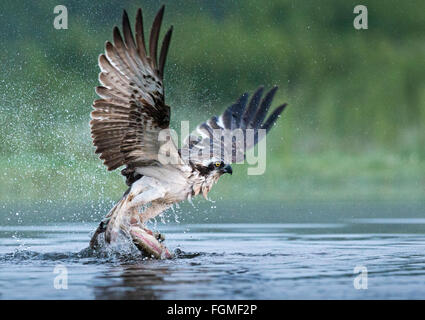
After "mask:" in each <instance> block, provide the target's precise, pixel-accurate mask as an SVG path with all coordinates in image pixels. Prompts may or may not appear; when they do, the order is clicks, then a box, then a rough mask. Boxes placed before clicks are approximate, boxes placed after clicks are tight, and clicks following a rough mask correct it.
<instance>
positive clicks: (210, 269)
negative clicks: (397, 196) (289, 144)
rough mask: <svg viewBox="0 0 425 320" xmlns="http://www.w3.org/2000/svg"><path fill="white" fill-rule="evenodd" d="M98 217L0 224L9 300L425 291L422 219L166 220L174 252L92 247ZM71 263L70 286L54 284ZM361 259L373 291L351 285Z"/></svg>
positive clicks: (381, 295) (4, 293)
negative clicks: (143, 253)
mask: <svg viewBox="0 0 425 320" xmlns="http://www.w3.org/2000/svg"><path fill="white" fill-rule="evenodd" d="M95 226H96V225H95V224H91V223H85V224H75V223H68V222H66V223H62V224H58V223H55V224H52V225H48V224H47V225H39V226H38V225H31V226H22V225H20V226H13V225H10V226H1V227H0V298H2V299H123V298H124V299H334V298H336V299H369V298H372V299H387V298H401V299H424V298H425V257H424V252H425V250H424V249H425V241H424V240H425V236H424V231H425V219H421V218H412V219H408V218H404V219H385V218H380V219H373V218H372V219H368V218H363V219H347V220H341V221H340V222H338V223H288V224H269V223H267V224H254V223H253V224H167V225H162V226H159V228H160V230H161V232H163V233H165V235H166V237H167V240H166V243H167V245H168V246H169V248H171V249H173V250H176V251H177V252H179V253H178V254H177V257H176V258H175V259H173V260H167V261H157V260H149V259H143V258H141V257H140V256H139V255H137V254H134V253H132V254H122V255H120V254H117V253H110V254H106V253H103V254H93V253H91V252H89V251H88V250H86V248H87V243H88V241H89V234H90V232H91V231H92V230H93V229H94V228H95ZM58 265H62V266H65V267H66V268H67V271H68V289H66V290H63V289H62V290H58V289H55V288H54V279H55V277H56V276H57V275H58V274H55V273H54V272H53V271H54V268H55V267H56V266H58ZM356 266H365V267H366V268H367V276H368V278H367V289H365V290H358V289H356V288H355V287H354V279H355V277H356V276H358V274H355V273H354V268H355V267H356Z"/></svg>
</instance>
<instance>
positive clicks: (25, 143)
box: [0, 0, 425, 218]
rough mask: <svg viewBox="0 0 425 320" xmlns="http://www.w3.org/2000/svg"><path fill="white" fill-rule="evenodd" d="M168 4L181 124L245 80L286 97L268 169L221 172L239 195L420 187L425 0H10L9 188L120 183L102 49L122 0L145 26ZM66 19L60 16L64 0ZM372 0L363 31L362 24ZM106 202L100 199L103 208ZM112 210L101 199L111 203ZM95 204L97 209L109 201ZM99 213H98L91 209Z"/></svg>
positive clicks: (111, 188)
mask: <svg viewBox="0 0 425 320" xmlns="http://www.w3.org/2000/svg"><path fill="white" fill-rule="evenodd" d="M161 3H165V4H166V11H165V19H164V24H163V29H162V34H164V33H165V31H166V27H168V26H169V25H171V24H173V25H174V34H173V39H172V42H171V47H170V51H169V57H168V62H167V66H166V74H165V86H166V99H167V103H168V104H169V105H171V106H172V122H173V127H174V128H176V129H177V130H178V129H179V123H180V121H181V120H190V121H191V126H192V127H194V126H195V125H196V124H197V123H198V122H199V121H201V120H205V119H206V118H207V117H209V116H210V115H212V114H214V113H219V112H221V111H222V110H223V109H224V108H225V107H226V106H227V105H229V104H230V103H232V101H234V100H235V99H236V98H237V97H238V96H239V95H240V94H241V93H243V92H245V91H249V92H253V90H255V88H256V87H257V86H258V85H260V84H264V85H265V86H266V87H271V86H272V85H275V84H276V85H278V86H279V87H280V90H279V91H278V94H277V97H276V98H275V102H274V105H277V104H278V103H282V102H288V104H289V107H288V108H287V110H286V111H285V113H284V116H283V117H282V118H281V119H280V121H279V124H278V125H277V126H276V127H275V128H274V129H273V130H272V131H271V133H270V135H269V136H268V140H267V142H268V153H267V170H266V172H265V174H264V175H262V176H247V174H246V172H247V171H246V169H247V168H246V167H245V166H239V167H238V168H235V169H234V172H235V173H236V174H234V175H233V176H232V177H224V178H223V179H221V181H220V183H219V185H217V186H216V187H215V188H214V189H213V191H212V193H211V198H212V199H216V200H223V201H227V203H229V202H234V203H240V202H243V203H245V204H246V203H250V202H252V201H258V200H259V199H261V200H268V201H270V202H273V203H277V204H278V205H283V204H290V203H296V202H312V201H313V202H316V203H318V202H324V203H331V202H332V203H336V202H344V201H351V202H357V201H359V202H364V201H393V202H394V201H404V202H409V201H410V202H419V203H423V198H424V197H423V196H424V192H425V32H424V31H425V19H424V17H423V14H424V12H425V2H424V1H420V0H418V1H408V2H400V1H393V0H391V1H390V0H387V1H361V3H359V1H337V0H323V1H322V0H321V1H318V0H314V1H313V0H311V1H295V0H293V1H289V0H287V1H282V0H270V1H254V0H244V1H224V0H220V1H211V0H208V1H207V0H203V1H175V0H174V1H160V2H158V1H142V0H140V1H123V0H121V1H70V0H64V1H56V0H53V1H50V0H39V1H9V0H7V1H2V2H1V4H0V30H1V33H0V48H1V49H0V50H1V55H0V65H1V72H0V150H1V153H0V201H1V203H2V204H3V208H7V206H9V205H11V204H14V203H20V204H23V203H29V204H30V205H32V206H34V204H41V203H71V202H72V203H92V206H96V205H97V204H98V203H100V202H104V201H107V205H106V207H107V206H108V205H110V203H112V202H113V200H115V199H117V198H119V197H120V196H121V194H122V192H123V191H124V190H125V184H124V182H123V179H122V177H121V176H120V174H119V172H118V171H117V172H113V173H109V172H107V171H106V168H105V167H104V166H103V165H102V164H101V161H100V160H99V159H98V158H97V156H96V155H95V154H94V148H93V147H92V144H91V138H90V130H89V125H88V122H89V120H90V118H89V114H90V111H91V104H92V101H93V100H94V99H96V95H95V93H94V87H95V86H96V85H97V84H98V81H97V75H98V72H99V69H98V66H97V57H98V55H99V54H100V53H101V52H102V51H103V47H104V43H105V41H106V40H111V39H112V27H113V26H114V25H119V24H120V23H121V14H122V9H123V8H125V9H127V11H128V12H129V16H130V18H131V21H132V24H133V22H134V17H135V13H136V9H137V8H138V7H143V9H144V18H145V26H148V25H149V26H150V24H151V22H152V19H153V17H154V14H155V13H156V11H157V10H158V8H159V7H160V4H161ZM59 4H62V5H65V6H66V7H67V8H68V15H69V19H68V20H69V21H68V28H69V29H68V30H56V29H54V28H53V20H54V18H55V16H56V15H55V14H54V13H53V8H54V7H55V6H56V5H59ZM358 4H363V5H366V6H367V8H368V12H369V21H368V22H369V29H368V30H356V29H354V27H353V19H354V17H355V14H353V8H354V7H355V6H356V5H358ZM100 211H103V209H102V210H100ZM101 213H102V214H103V213H105V212H101ZM102 214H100V213H99V215H102ZM96 218H97V216H96Z"/></svg>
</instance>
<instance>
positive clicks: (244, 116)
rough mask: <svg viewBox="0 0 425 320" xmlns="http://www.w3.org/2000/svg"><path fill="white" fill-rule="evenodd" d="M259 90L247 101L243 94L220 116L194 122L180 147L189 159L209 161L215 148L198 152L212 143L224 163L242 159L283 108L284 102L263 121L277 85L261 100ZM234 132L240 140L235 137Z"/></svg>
mask: <svg viewBox="0 0 425 320" xmlns="http://www.w3.org/2000/svg"><path fill="white" fill-rule="evenodd" d="M263 91H264V87H263V86H260V87H259V88H258V89H257V90H256V91H255V93H254V94H253V95H252V97H251V99H250V101H249V103H248V94H247V93H244V94H243V95H242V96H240V98H239V99H238V100H237V101H236V102H235V103H234V104H232V105H231V106H229V107H228V108H227V109H226V110H225V111H224V112H223V114H222V115H221V116H220V117H217V116H213V117H211V118H210V119H208V120H207V121H206V122H203V123H201V124H200V125H198V126H197V129H196V131H195V132H193V133H192V134H191V135H190V137H191V139H190V141H191V143H190V144H188V143H186V144H185V145H184V146H183V148H187V149H189V150H188V151H187V150H185V151H184V152H183V154H185V155H188V156H189V157H190V161H192V162H197V161H198V162H200V163H202V164H205V163H204V162H205V160H206V161H207V162H208V161H210V160H211V159H210V157H211V154H213V155H214V156H217V154H216V151H213V152H211V151H210V152H202V151H203V150H206V149H207V147H208V146H210V147H211V146H212V147H213V148H217V149H216V150H219V152H220V154H218V156H219V157H221V159H222V160H223V161H225V162H226V163H229V162H240V161H242V160H243V157H244V155H245V152H246V150H248V149H250V148H252V147H254V146H255V144H257V143H258V139H259V138H258V137H259V134H258V132H259V130H260V129H264V130H266V133H268V132H269V131H270V129H271V128H272V127H273V125H274V124H275V123H276V121H277V119H278V118H279V116H280V114H281V113H282V112H283V110H284V109H285V107H286V104H283V105H281V106H280V107H277V108H276V109H275V110H273V112H272V113H271V115H270V116H269V117H268V118H267V120H266V121H264V120H265V119H266V116H267V114H268V112H269V110H270V106H271V104H272V101H273V98H274V96H275V94H276V91H277V87H276V86H275V87H273V88H272V89H271V90H270V91H269V92H267V94H266V95H265V97H264V99H261V97H262V95H263ZM248 130H252V133H253V137H254V139H253V141H248V139H247V137H248ZM238 135H239V137H241V138H242V139H243V140H242V141H240V140H238V139H237V138H238ZM196 136H201V138H200V139H196V138H194V137H196Z"/></svg>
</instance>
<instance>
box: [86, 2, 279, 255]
mask: <svg viewBox="0 0 425 320" xmlns="http://www.w3.org/2000/svg"><path fill="white" fill-rule="evenodd" d="M163 14H164V6H162V7H161V9H160V10H159V12H158V13H157V15H156V17H155V19H154V21H153V25H152V28H151V32H150V36H149V48H147V47H146V45H145V36H144V31H143V18H142V10H141V9H139V10H138V11H137V15H136V24H135V36H133V33H132V30H131V27H130V23H129V19H128V15H127V13H126V11H125V10H124V12H123V17H122V32H123V36H122V35H121V33H120V31H119V29H118V28H117V27H115V28H114V29H113V38H114V44H112V43H111V42H109V41H107V42H106V45H105V54H101V55H100V56H99V66H100V69H101V72H100V74H99V81H100V83H101V84H102V85H101V86H98V87H96V93H97V94H98V95H99V96H100V99H98V100H95V101H94V103H93V108H94V110H93V111H92V112H91V118H92V120H91V121H90V127H91V134H92V138H93V144H94V145H95V147H96V153H97V154H100V158H101V159H102V160H103V162H104V164H105V165H106V166H107V168H108V170H115V169H117V168H119V167H121V166H125V168H124V169H123V170H122V171H121V173H122V174H123V175H124V176H125V177H126V183H127V185H128V186H129V188H128V190H127V191H126V192H125V193H124V195H123V197H122V198H121V200H120V201H119V202H118V203H117V204H116V205H115V206H114V207H113V208H112V209H111V211H110V212H109V213H108V214H107V216H106V217H105V218H104V219H103V220H102V222H101V223H100V225H99V227H98V228H97V230H96V231H95V232H94V234H93V236H92V239H91V241H90V246H91V247H92V248H96V247H97V246H98V237H99V235H100V234H103V233H104V240H105V242H106V243H111V242H113V241H115V240H116V239H117V237H118V235H119V234H124V235H127V236H128V237H129V238H131V239H132V240H133V242H134V243H135V244H136V246H137V247H138V248H139V249H140V250H141V251H142V252H145V253H147V254H149V255H150V256H153V257H155V258H171V257H172V254H171V253H170V251H168V249H167V248H166V247H165V246H164V245H163V243H162V240H163V238H162V236H161V235H160V234H158V233H153V232H151V231H150V230H149V229H147V228H146V226H145V224H146V222H147V221H148V220H149V219H152V218H154V217H155V216H157V215H159V214H161V213H162V212H163V211H164V210H166V209H167V208H169V207H171V206H172V205H173V204H175V203H178V202H180V201H184V200H187V199H191V198H192V197H194V196H196V195H198V194H202V195H203V196H204V197H205V198H207V194H208V192H209V191H210V190H211V187H212V186H213V184H214V183H216V182H217V180H218V179H219V178H220V177H221V176H222V175H223V174H225V173H228V174H232V167H231V166H230V165H231V163H235V162H240V161H243V159H244V155H245V151H246V150H247V149H249V148H252V147H253V146H254V145H255V144H256V143H257V142H258V141H259V140H260V139H261V134H260V133H261V132H263V133H267V132H268V131H269V130H270V129H271V127H272V126H273V125H274V123H275V122H276V120H277V119H278V117H279V116H280V114H281V113H282V111H283V110H284V108H285V106H286V104H283V105H281V106H280V107H278V108H276V109H275V110H274V111H273V112H271V114H270V115H269V116H268V117H267V114H268V111H269V109H270V105H271V103H272V100H273V96H274V95H275V93H276V90H277V87H273V88H272V89H271V90H270V91H269V92H267V93H266V94H265V96H264V98H262V96H263V87H259V88H258V89H257V90H256V91H255V93H254V94H253V95H252V97H251V98H250V99H248V94H247V93H245V94H243V95H242V96H241V97H240V98H239V99H238V100H237V101H236V102H235V103H234V104H232V105H231V106H229V107H228V108H227V109H226V110H225V111H224V112H223V113H222V114H221V115H220V116H219V117H217V116H213V117H211V118H209V119H208V120H207V121H206V122H204V123H201V124H200V125H198V126H197V128H196V130H195V131H194V132H193V133H192V134H190V135H189V137H188V138H187V139H186V140H185V142H184V143H183V145H182V148H181V149H178V148H177V147H176V145H175V144H174V142H173V141H172V139H171V132H170V128H169V124H170V107H169V106H168V105H167V104H166V103H165V94H164V85H163V76H164V66H165V60H166V56H167V52H168V47H169V45H170V40H171V34H172V31H173V27H171V28H170V29H169V30H168V31H167V33H166V34H165V36H164V39H163V41H162V46H161V50H160V52H159V59H158V38H159V33H160V27H161V22H162V17H163ZM148 49H149V51H148ZM248 100H249V101H248ZM238 134H239V135H238ZM263 135H264V134H263ZM236 136H239V137H242V139H236V138H235V137H236ZM248 136H250V137H251V139H248ZM228 137H230V138H228Z"/></svg>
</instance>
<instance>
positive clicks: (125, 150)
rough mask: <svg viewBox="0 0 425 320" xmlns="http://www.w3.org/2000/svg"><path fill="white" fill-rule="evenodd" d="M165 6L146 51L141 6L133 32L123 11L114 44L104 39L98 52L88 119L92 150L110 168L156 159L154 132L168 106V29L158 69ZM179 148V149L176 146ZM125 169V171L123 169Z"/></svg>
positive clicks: (165, 121) (166, 119) (163, 123)
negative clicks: (96, 78)
mask: <svg viewBox="0 0 425 320" xmlns="http://www.w3.org/2000/svg"><path fill="white" fill-rule="evenodd" d="M163 14H164V7H161V9H160V10H159V12H158V14H157V15H156V17H155V19H154V22H153V25H152V29H151V33H150V39H149V56H148V55H147V50H146V45H145V39H144V31H143V17H142V10H141V9H139V10H138V11H137V14H136V23H135V36H133V32H132V30H131V27H130V21H129V18H128V14H127V12H126V11H125V10H124V12H123V16H122V33H121V32H120V30H119V29H118V27H114V29H113V44H112V43H111V42H109V41H107V42H106V44H105V54H101V55H100V56H99V67H100V69H101V72H100V74H99V82H100V83H101V86H98V87H96V93H97V94H98V95H99V96H100V98H101V99H98V100H95V101H94V103H93V108H94V110H93V111H92V113H91V118H92V120H91V121H90V126H91V133H92V138H93V144H94V145H95V146H96V153H98V154H100V158H101V159H103V160H104V164H105V165H106V166H107V167H108V170H114V169H116V168H118V167H120V166H123V165H126V166H127V168H134V167H137V166H140V165H150V164H152V163H155V162H157V161H158V153H159V152H160V147H161V145H160V142H159V139H158V135H159V133H160V131H161V130H162V129H168V127H169V123H170V108H169V107H168V106H167V105H166V104H165V99H164V87H163V71H164V65H165V60H166V55H167V52H168V48H169V44H170V40H171V34H172V28H171V29H170V30H169V31H168V32H167V34H166V35H165V37H164V40H163V42H162V46H161V52H160V58H159V68H158V61H157V51H158V39H159V34H160V28H161V23H162V18H163ZM176 152H177V150H176ZM127 171H128V170H127Z"/></svg>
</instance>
